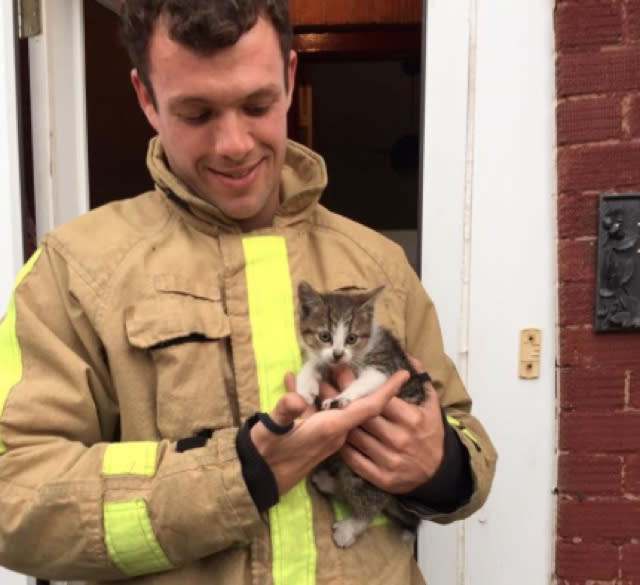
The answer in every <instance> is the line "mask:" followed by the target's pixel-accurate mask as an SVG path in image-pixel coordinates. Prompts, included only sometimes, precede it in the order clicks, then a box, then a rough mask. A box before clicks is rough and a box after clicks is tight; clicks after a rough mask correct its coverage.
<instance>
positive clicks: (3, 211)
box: [0, 1, 29, 585]
mask: <svg viewBox="0 0 640 585" xmlns="http://www.w3.org/2000/svg"><path fill="white" fill-rule="evenodd" d="M16 38H17V27H16V19H15V14H14V3H13V2H6V1H5V2H0V193H2V195H1V196H0V248H1V249H2V254H0V316H1V315H4V312H5V311H6V309H7V306H8V304H9V298H10V296H11V291H12V290H13V283H14V281H15V278H16V276H17V275H18V272H19V271H20V268H21V267H22V264H23V263H24V258H23V244H22V241H23V240H22V201H21V190H22V181H21V177H20V147H19V144H20V140H19V128H18V91H17V70H16ZM28 582H29V581H28V578H27V577H25V576H24V575H18V574H17V573H14V572H12V571H9V570H8V569H4V568H2V567H0V583H2V584H3V585H26V584H27V583H28Z"/></svg>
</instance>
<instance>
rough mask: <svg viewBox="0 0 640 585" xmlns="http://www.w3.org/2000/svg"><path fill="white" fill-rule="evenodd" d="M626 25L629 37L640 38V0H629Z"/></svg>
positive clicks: (637, 39) (636, 39) (632, 38)
mask: <svg viewBox="0 0 640 585" xmlns="http://www.w3.org/2000/svg"><path fill="white" fill-rule="evenodd" d="M626 13H627V16H626V25H627V30H628V32H629V38H630V39H631V40H633V41H639V40H640V0H627V11H626Z"/></svg>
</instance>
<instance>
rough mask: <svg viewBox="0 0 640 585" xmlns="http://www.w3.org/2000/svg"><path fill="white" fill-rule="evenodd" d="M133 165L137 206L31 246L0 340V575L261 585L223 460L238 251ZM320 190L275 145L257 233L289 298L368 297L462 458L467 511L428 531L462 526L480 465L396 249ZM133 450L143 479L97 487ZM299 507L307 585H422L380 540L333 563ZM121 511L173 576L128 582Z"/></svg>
mask: <svg viewBox="0 0 640 585" xmlns="http://www.w3.org/2000/svg"><path fill="white" fill-rule="evenodd" d="M148 165H149V168H150V171H151V174H152V177H153V179H154V182H155V184H156V188H155V190H153V191H151V192H148V193H145V194H142V195H140V196H138V197H136V198H133V199H129V200H123V201H119V202H115V203H112V204H109V205H107V206H104V207H102V208H99V209H96V210H94V211H92V212H91V213H89V214H87V215H85V216H83V217H80V218H77V219H76V220H74V221H72V222H70V223H69V224H67V225H65V226H63V227H61V228H59V229H57V230H55V231H54V232H53V233H51V234H50V235H49V236H47V237H46V239H45V240H44V242H43V243H42V246H41V253H40V255H39V257H38V258H37V260H35V261H33V262H32V263H31V265H30V266H29V268H28V270H27V269H25V271H24V273H23V275H22V278H21V280H20V281H19V284H18V285H17V286H16V291H15V298H14V299H13V301H12V304H11V305H10V309H9V311H8V313H7V317H6V318H5V320H4V322H3V324H2V327H1V328H0V348H2V354H1V355H0V564H3V565H6V566H8V567H10V568H13V569H14V570H16V571H19V572H24V573H27V574H31V575H36V576H39V577H43V578H49V579H81V580H87V581H89V582H101V581H109V580H115V579H118V580H123V579H124V581H121V582H124V583H136V584H139V585H143V584H145V585H146V584H152V583H153V584H154V585H178V584H180V585H205V584H206V585H212V584H214V583H224V584H225V585H248V584H252V585H262V584H264V585H268V584H270V583H271V582H272V578H271V543H270V538H269V524H268V518H267V516H266V515H261V514H259V513H258V511H257V510H256V508H255V506H254V504H253V501H252V499H251V497H250V495H249V493H248V491H247V488H246V486H245V483H244V481H243V477H242V474H241V468H240V464H239V461H238V456H237V453H236V448H235V437H236V433H237V430H238V427H239V426H240V425H241V424H242V422H243V421H244V420H245V419H246V418H247V417H248V416H250V415H251V414H253V413H254V412H255V411H257V410H259V409H260V403H259V397H258V391H257V378H256V363H255V357H254V353H253V350H252V343H251V341H252V340H251V327H250V324H249V316H248V314H247V298H246V297H247V283H246V279H245V270H244V256H243V251H242V239H243V237H245V236H246V234H242V233H241V232H240V230H239V229H238V227H237V225H236V224H235V223H233V222H232V221H230V220H228V219H227V218H225V217H224V216H222V215H221V214H220V212H219V211H218V210H217V209H216V208H215V207H213V206H212V205H210V204H208V203H206V202H204V201H203V200H201V199H199V198H197V197H196V196H194V195H193V194H192V193H190V192H189V191H188V189H187V188H186V187H185V186H184V184H182V183H181V182H180V180H179V179H177V178H176V177H175V176H174V175H173V174H172V173H171V172H170V171H169V169H168V168H167V166H166V164H165V162H164V157H163V154H162V147H161V145H160V143H159V142H158V140H157V139H154V141H152V143H151V146H150V149H149V156H148ZM325 184H326V176H325V167H324V163H323V161H322V159H321V158H320V157H319V156H318V155H316V154H315V153H313V152H311V151H309V150H308V149H306V148H304V147H302V146H300V145H297V144H295V143H290V145H289V149H288V153H287V161H286V165H285V169H284V171H283V176H282V189H281V192H282V200H283V202H282V204H281V206H280V208H279V210H278V212H277V214H276V217H275V220H274V224H273V227H271V228H268V229H264V230H260V231H259V232H256V234H263V235H264V234H273V235H278V236H282V237H283V238H285V240H286V244H287V251H288V261H289V268H290V273H291V281H292V283H293V284H294V286H295V285H296V284H297V282H298V281H299V280H300V279H306V280H308V281H309V282H311V283H312V284H313V285H314V286H316V287H317V288H319V289H323V290H330V289H336V288H341V287H345V286H355V287H361V288H371V287H375V286H379V285H384V286H385V291H384V293H383V296H382V297H381V302H380V303H379V309H378V312H377V317H378V320H379V321H380V322H381V323H382V324H384V325H386V326H387V327H389V328H390V329H391V330H392V331H393V332H394V333H395V334H396V335H397V336H398V337H399V339H400V340H402V342H403V343H404V345H405V347H406V349H407V351H408V352H409V353H410V354H412V355H414V356H416V357H417V358H418V359H420V360H421V362H422V363H423V364H424V365H425V367H426V370H427V371H428V372H429V373H430V374H431V376H432V378H433V379H434V385H435V387H436V389H437V390H438V393H439V395H440V399H441V402H442V404H443V405H444V407H445V409H446V412H447V414H448V415H451V416H453V417H455V418H456V419H457V420H458V421H459V422H460V426H459V427H458V428H457V432H458V433H459V434H460V438H461V440H462V443H463V444H464V445H465V447H466V448H467V450H468V452H469V455H470V460H471V465H472V470H473V479H474V493H473V497H472V499H471V501H470V502H469V503H468V504H467V505H466V506H464V507H463V508H462V509H460V510H458V511H457V512H456V513H455V514H453V515H450V516H443V517H440V518H437V519H436V520H437V521H441V522H448V521H451V520H454V519H457V518H461V517H464V516H467V515H469V514H470V513H471V512H473V511H474V510H476V509H477V508H478V507H479V506H481V505H482V503H483V502H484V500H485V499H486V497H487V493H488V490H489V486H490V484H491V481H492V478H493V473H494V465H495V452H494V449H493V447H492V445H491V443H490V441H489V439H488V437H487V436H486V434H485V432H484V430H483V428H482V427H481V425H480V424H479V423H478V422H477V421H476V420H475V419H474V418H473V417H472V416H471V414H470V407H471V401H470V398H469V396H468V394H467V392H466V391H465V389H464V387H463V385H462V384H461V382H460V379H459V377H458V374H457V373H456V371H455V369H454V366H453V365H452V363H451V361H450V360H449V359H448V358H447V357H446V356H445V355H444V353H443V349H442V341H441V336H440V330H439V326H438V322H437V318H436V313H435V310H434V307H433V305H432V303H431V300H430V299H429V297H428V296H427V294H426V293H425V292H424V290H423V288H422V286H421V284H420V281H419V280H418V278H417V277H416V275H415V273H414V272H413V270H412V269H411V268H410V266H409V265H408V263H407V260H406V259H405V256H404V254H403V252H402V251H401V249H400V248H399V247H398V246H397V245H395V244H394V243H391V242H390V241H388V240H387V239H385V238H384V237H382V236H381V235H379V234H377V233H376V232H374V231H372V230H370V229H367V228H365V227H363V226H361V225H358V224H356V223H354V222H352V221H350V220H348V219H345V218H343V217H340V216H338V215H335V214H333V213H331V212H329V211H328V210H327V209H325V208H324V207H322V206H321V205H320V204H319V203H318V199H319V197H320V194H321V192H322V190H323V188H324V187H325ZM169 191H171V192H173V193H174V194H175V195H176V196H177V198H178V199H179V201H181V202H182V204H178V202H177V201H176V199H175V198H174V199H171V198H170V197H168V196H167V193H168V192H169ZM360 196H361V197H363V201H362V203H363V205H366V195H365V194H361V195H360ZM293 294H294V295H295V292H294V293H293ZM194 334H195V335H196V338H197V339H196V340H195V341H194V340H193V335H194ZM202 339H205V340H206V342H204V343H200V342H198V340H202ZM176 340H182V341H184V342H183V343H174V342H175V341H176ZM203 428H208V429H213V430H214V434H213V436H212V438H211V439H210V440H209V441H208V442H207V444H206V445H205V446H204V447H202V448H197V449H192V450H189V451H186V452H184V453H178V452H176V449H175V441H176V440H177V439H180V438H183V437H188V436H191V435H193V434H195V433H197V432H198V431H199V430H201V429H203ZM465 428H466V429H468V430H465ZM138 441H145V442H148V443H143V444H142V445H147V446H148V445H149V444H150V445H151V447H150V448H151V451H150V452H151V453H152V456H151V462H150V463H149V461H148V457H147V464H148V465H147V467H146V468H145V469H143V470H141V469H140V468H138V467H136V465H137V464H135V463H132V464H131V465H132V468H131V470H130V472H129V471H128V470H127V469H123V468H122V463H118V464H116V465H115V468H114V469H115V470H116V472H115V473H107V472H105V469H106V468H107V467H108V465H107V464H106V463H105V454H106V451H107V449H108V446H109V445H112V444H113V443H115V442H119V443H121V444H125V448H126V444H128V443H130V442H138ZM146 453H147V454H148V453H149V451H147V452H146ZM309 492H310V494H311V499H312V506H313V526H314V528H313V530H314V534H315V544H316V547H317V552H318V554H317V572H316V575H317V583H318V584H329V583H339V584H341V585H349V584H364V583H366V584H368V585H376V584H379V585H407V584H419V583H422V582H423V581H422V577H421V576H420V574H419V572H418V569H417V567H416V564H415V562H414V560H413V548H412V545H411V543H405V542H403V541H402V540H401V539H400V538H399V536H398V531H397V530H396V529H394V528H393V527H392V526H390V525H382V526H376V527H371V528H369V529H368V530H367V531H366V533H365V534H364V536H363V537H362V538H361V539H360V540H359V541H358V542H357V543H356V544H355V545H354V546H352V547H351V548H348V549H346V550H341V549H338V548H337V547H336V546H335V545H334V544H333V542H332V540H331V525H332V523H333V510H332V508H331V505H330V503H329V502H328V500H327V499H326V498H325V497H323V496H322V495H320V494H318V492H317V491H316V490H315V489H314V488H313V487H309ZM131 500H136V501H141V502H143V508H144V507H146V516H145V517H146V518H147V519H148V525H145V526H146V528H147V529H148V530H147V532H146V533H145V534H147V536H148V539H149V541H150V542H152V543H153V542H155V544H156V545H157V547H158V548H157V549H155V550H156V552H157V554H159V555H160V557H163V558H166V559H167V560H168V562H169V563H170V564H171V566H173V567H175V569H174V570H170V571H167V572H159V573H154V574H147V575H142V576H138V577H131V576H127V575H126V574H125V573H124V572H123V571H122V569H121V568H119V565H118V564H116V563H115V562H114V558H112V557H113V554H111V553H110V549H109V547H108V545H107V543H105V532H106V528H105V504H107V503H110V502H120V501H131ZM143 516H144V514H143ZM127 553H128V551H124V554H127Z"/></svg>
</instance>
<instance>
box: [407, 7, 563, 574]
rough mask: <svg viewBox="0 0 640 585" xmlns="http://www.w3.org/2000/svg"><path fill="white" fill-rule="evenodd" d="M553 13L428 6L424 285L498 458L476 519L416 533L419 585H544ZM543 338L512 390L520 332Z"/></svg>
mask: <svg viewBox="0 0 640 585" xmlns="http://www.w3.org/2000/svg"><path fill="white" fill-rule="evenodd" d="M553 9H554V3H553V1H552V0H543V1H540V2H528V3H526V7H525V6H524V5H523V3H520V2H509V1H507V0H482V1H479V0H430V1H429V2H428V6H427V20H426V21H427V54H426V131H425V146H426V148H425V161H424V165H425V166H424V178H425V182H424V203H423V221H424V226H425V229H424V231H423V255H422V259H423V267H422V269H423V271H422V274H423V280H424V282H425V285H426V287H427V288H428V290H429V291H430V292H431V294H432V295H433V297H434V300H435V302H436V306H437V307H438V309H439V312H440V316H441V321H442V326H443V330H444V337H445V345H446V347H447V351H448V353H449V354H450V355H451V356H452V357H453V358H454V360H455V361H456V363H457V365H458V367H459V369H460V372H461V374H462V376H463V378H464V379H465V381H466V383H467V386H468V388H469V390H470V391H471V393H472V396H473V398H474V412H475V413H476V414H477V416H478V417H479V418H480V419H481V420H482V421H483V423H484V424H485V426H486V427H487V428H488V430H489V431H490V434H491V436H492V438H493V440H494V442H495V443H496V446H497V448H498V451H499V455H500V458H499V461H498V471H497V475H496V479H495V483H494V488H493V491H492V493H491V496H490V498H489V501H488V503H487V504H486V505H485V507H484V508H483V509H482V510H480V511H479V512H478V513H476V514H475V515H474V516H472V517H471V518H470V519H469V520H467V521H465V522H464V523H458V524H457V525H453V526H450V527H446V528H441V527H438V526H434V525H428V526H427V527H426V528H424V529H423V530H422V531H421V538H420V542H419V560H420V563H421V566H422V568H423V571H424V573H425V575H426V577H427V580H428V581H429V583H430V585H452V584H458V585H470V584H473V585H489V584H491V585H507V584H509V585H510V584H511V583H519V584H520V585H529V584H530V585H534V584H535V585H539V584H540V583H550V582H551V580H552V571H553V550H554V542H555V525H554V518H555V501H554V496H553V493H552V490H553V487H554V485H555V468H556V456H555V432H556V430H555V429H556V422H555V363H554V362H555V353H556V333H555V324H556V321H555V295H556V286H555V266H556V261H555V237H556V235H555V226H556V221H555V185H556V180H555V142H554V141H555V136H554V128H555V124H554V112H555V102H554V100H555V95H554V91H555V89H554V35H553ZM528 327H537V328H539V329H541V330H542V358H541V365H542V367H541V376H540V378H539V379H537V380H521V379H519V378H518V349H519V346H518V340H519V331H520V330H521V329H524V328H528Z"/></svg>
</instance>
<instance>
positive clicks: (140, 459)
mask: <svg viewBox="0 0 640 585" xmlns="http://www.w3.org/2000/svg"><path fill="white" fill-rule="evenodd" d="M157 457H158V443H156V442H153V441H134V442H128V443H112V444H111V445H109V446H108V447H107V449H106V451H105V453H104V458H103V460H102V475H105V476H108V475H142V476H145V477H152V476H153V475H155V473H156V460H157Z"/></svg>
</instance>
